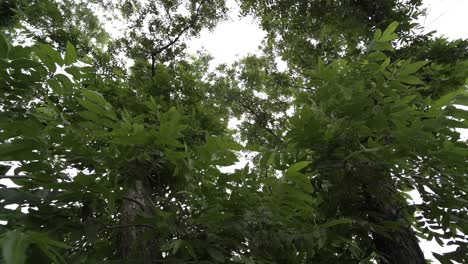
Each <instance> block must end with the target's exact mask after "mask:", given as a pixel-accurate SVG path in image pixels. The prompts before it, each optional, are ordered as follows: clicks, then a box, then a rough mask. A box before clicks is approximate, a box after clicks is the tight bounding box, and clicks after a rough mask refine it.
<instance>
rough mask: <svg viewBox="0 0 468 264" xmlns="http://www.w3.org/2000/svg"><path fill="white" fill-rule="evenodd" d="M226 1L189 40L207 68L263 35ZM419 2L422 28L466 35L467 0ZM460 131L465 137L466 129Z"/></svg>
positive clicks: (248, 49)
mask: <svg viewBox="0 0 468 264" xmlns="http://www.w3.org/2000/svg"><path fill="white" fill-rule="evenodd" d="M228 5H229V6H230V7H231V9H232V10H231V19H230V20H229V21H226V22H223V23H220V24H219V25H218V26H217V27H216V28H215V29H214V30H213V31H211V32H210V31H208V30H204V31H202V33H201V35H200V37H199V38H197V39H193V40H191V41H189V50H190V51H191V52H196V51H197V50H200V49H204V50H205V51H207V52H209V53H210V54H211V55H212V56H213V61H212V65H211V66H212V67H211V68H213V67H215V66H216V65H219V64H221V63H227V64H231V63H233V62H235V61H236V60H237V59H238V58H241V57H243V56H245V55H247V54H249V53H257V52H258V47H259V45H260V43H261V41H262V39H263V38H264V37H265V32H263V31H262V30H261V29H260V28H259V26H258V23H257V21H255V20H254V19H253V18H252V17H244V18H239V17H238V8H237V6H236V4H235V2H234V1H228ZM423 5H424V7H425V8H427V15H426V16H425V17H421V18H420V19H419V22H420V24H422V25H423V26H424V27H425V30H424V31H425V32H429V31H433V30H436V31H437V33H436V35H438V36H445V37H447V38H448V39H451V40H453V39H458V38H468V0H424V1H423ZM463 134H464V138H466V136H467V134H468V133H463ZM246 162H247V161H246V160H242V161H241V162H239V164H237V165H238V166H235V167H243V166H245V163H246ZM231 169H232V168H231ZM412 196H413V197H414V199H415V202H418V203H419V202H421V201H417V200H418V197H417V196H418V195H417V193H413V194H412ZM421 247H422V249H423V251H424V254H425V256H426V258H430V259H432V260H434V263H439V262H438V261H437V260H435V259H434V257H433V256H432V254H431V252H437V253H443V252H450V251H453V250H455V248H456V247H454V246H444V247H441V246H439V245H438V244H437V242H436V241H435V240H433V241H422V242H421Z"/></svg>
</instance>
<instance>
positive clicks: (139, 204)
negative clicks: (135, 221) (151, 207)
mask: <svg viewBox="0 0 468 264" xmlns="http://www.w3.org/2000/svg"><path fill="white" fill-rule="evenodd" d="M121 198H122V200H127V201H131V202H134V203H136V204H137V205H138V206H139V207H140V208H141V210H142V211H145V206H144V205H143V204H142V203H141V202H140V201H138V200H135V199H133V198H130V197H126V196H122V197H121Z"/></svg>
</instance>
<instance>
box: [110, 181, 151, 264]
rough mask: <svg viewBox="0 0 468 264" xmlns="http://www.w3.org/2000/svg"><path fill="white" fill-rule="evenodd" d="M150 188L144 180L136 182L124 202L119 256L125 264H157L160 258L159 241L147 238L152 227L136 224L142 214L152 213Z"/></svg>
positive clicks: (121, 210)
mask: <svg viewBox="0 0 468 264" xmlns="http://www.w3.org/2000/svg"><path fill="white" fill-rule="evenodd" d="M149 187H150V186H149V185H148V184H147V183H146V182H145V181H144V180H136V181H135V182H134V186H133V188H131V189H129V190H128V191H127V193H126V196H125V198H126V199H124V200H123V201H122V206H121V209H120V213H121V225H122V228H121V230H120V234H119V253H120V254H119V255H120V257H121V259H122V260H123V263H144V264H147V263H157V261H158V259H159V258H160V254H159V250H158V243H157V239H156V238H154V239H153V238H152V239H147V237H145V233H147V232H149V231H152V230H151V229H152V227H151V226H149V225H139V224H137V223H136V219H137V216H138V215H139V214H140V213H142V212H145V211H146V212H150V211H151V203H150V201H149V200H148V199H149V197H151V192H150V190H151V189H150V188H149Z"/></svg>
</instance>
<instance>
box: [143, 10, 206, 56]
mask: <svg viewBox="0 0 468 264" xmlns="http://www.w3.org/2000/svg"><path fill="white" fill-rule="evenodd" d="M202 5H203V3H200V5H199V6H198V7H197V10H196V13H195V15H194V17H193V18H192V19H191V21H190V23H188V25H186V26H185V27H184V28H182V30H181V31H180V32H179V34H177V36H176V37H175V38H173V39H172V40H170V41H169V43H167V44H166V45H164V46H162V47H160V48H158V49H155V50H154V51H153V52H152V53H151V56H156V55H158V54H160V53H161V52H163V51H164V50H166V49H168V48H169V47H170V46H172V45H174V44H175V43H176V42H177V41H179V39H180V38H181V37H182V35H183V34H184V33H185V32H186V31H187V30H189V29H190V28H191V27H193V26H194V25H195V23H196V22H197V18H198V16H199V15H200V13H199V12H200V9H201V7H202Z"/></svg>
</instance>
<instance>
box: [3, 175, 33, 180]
mask: <svg viewBox="0 0 468 264" xmlns="http://www.w3.org/2000/svg"><path fill="white" fill-rule="evenodd" d="M0 179H29V180H37V178H34V177H29V176H22V175H0Z"/></svg>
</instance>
